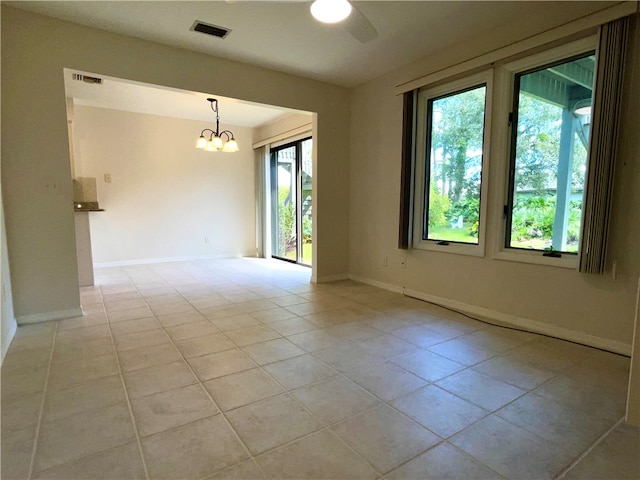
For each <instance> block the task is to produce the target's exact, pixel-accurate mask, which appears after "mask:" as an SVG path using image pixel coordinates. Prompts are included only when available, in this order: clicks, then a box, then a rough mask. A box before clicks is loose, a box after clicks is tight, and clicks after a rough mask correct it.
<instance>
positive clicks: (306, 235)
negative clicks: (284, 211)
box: [302, 216, 313, 243]
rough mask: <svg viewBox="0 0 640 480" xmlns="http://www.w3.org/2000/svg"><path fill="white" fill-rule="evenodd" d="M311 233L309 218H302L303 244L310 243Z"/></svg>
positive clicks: (311, 227)
mask: <svg viewBox="0 0 640 480" xmlns="http://www.w3.org/2000/svg"><path fill="white" fill-rule="evenodd" d="M312 231H313V224H312V223H311V217H310V216H304V217H302V241H303V242H304V243H311V233H312Z"/></svg>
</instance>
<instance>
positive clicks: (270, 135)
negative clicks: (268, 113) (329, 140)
mask: <svg viewBox="0 0 640 480" xmlns="http://www.w3.org/2000/svg"><path fill="white" fill-rule="evenodd" d="M312 120H313V116H312V114H310V113H309V114H305V113H293V114H290V115H286V116H284V117H281V118H279V119H277V120H275V121H273V122H269V123H267V124H265V125H260V126H259V127H256V128H254V129H253V143H254V144H260V143H264V142H274V141H278V140H281V139H284V138H287V137H291V136H294V135H298V134H300V132H301V131H304V130H307V131H311V128H312V125H311V124H312Z"/></svg>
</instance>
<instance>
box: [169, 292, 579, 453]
mask: <svg viewBox="0 0 640 480" xmlns="http://www.w3.org/2000/svg"><path fill="white" fill-rule="evenodd" d="M179 294H180V293H179ZM292 294H293V295H295V294H294V293H292ZM180 295H181V294H180ZM183 298H184V297H183ZM185 300H186V298H185ZM308 300H309V299H308ZM309 301H313V299H310V300H309ZM187 302H188V303H190V302H189V301H188V300H187ZM232 303H233V302H232ZM280 308H285V309H286V307H282V306H280ZM292 313H294V312H292ZM249 315H251V314H250V313H249ZM294 315H295V313H294ZM298 317H299V318H304V317H300V316H299V315H298ZM207 320H208V321H209V322H210V323H211V320H209V319H208V318H207ZM256 320H258V321H259V322H260V323H262V324H263V325H266V326H267V327H269V325H268V324H266V323H265V322H262V321H261V320H259V319H256ZM351 321H357V320H351ZM343 323H344V322H343ZM162 328H163V329H164V326H162ZM269 328H271V327H269ZM322 328H326V325H325V326H324V327H316V330H317V329H322ZM373 328H375V327H373ZM221 333H223V334H224V332H221ZM381 334H387V335H390V336H394V337H395V335H393V333H392V332H386V331H381ZM464 335H466V333H465V334H462V335H460V336H464ZM224 336H225V337H227V336H226V335H224ZM227 338H228V337H227ZM281 338H286V336H282V337H281ZM395 338H400V339H401V340H403V341H406V340H405V339H403V338H402V337H395ZM455 338H459V337H455ZM449 340H451V339H448V340H444V341H443V342H446V341H449ZM232 342H233V341H232ZM349 342H351V341H350V340H349ZM258 343H260V342H258ZM440 343H442V342H440ZM525 343H527V342H525ZM234 344H235V342H234ZM174 345H175V344H174ZM434 345H436V344H434ZM236 346H237V345H236ZM432 346H433V345H432ZM520 346H522V345H516V346H514V347H513V348H512V349H509V350H513V349H516V348H518V347H520ZM238 348H239V349H240V350H242V349H241V347H239V346H238ZM416 348H418V349H421V350H424V351H429V352H430V350H429V348H428V347H422V346H419V345H416ZM305 353H306V354H311V355H312V353H311V352H308V351H306V352H305ZM431 353H433V354H435V355H438V354H437V353H435V352H431ZM504 353H505V352H496V356H501V355H503V354H504ZM439 356H442V355H439ZM314 358H315V357H314ZM443 358H447V357H444V356H443ZM183 359H184V357H183ZM447 359H448V358H447ZM185 360H186V359H185ZM285 360H286V359H285ZM316 360H318V361H320V360H319V359H317V358H316ZM383 360H384V361H385V362H386V361H387V360H386V359H383ZM450 360H451V359H450ZM453 361H455V360H453ZM320 362H321V361H320ZM186 363H187V364H188V362H186ZM478 363H482V362H478ZM478 363H476V364H474V365H468V366H465V368H464V369H462V370H461V371H464V370H467V369H471V368H472V367H474V366H475V365H477V364H478ZM394 365H395V364H394ZM398 367H399V368H402V367H401V366H398ZM258 368H260V369H261V370H262V371H264V370H263V368H262V366H261V365H258ZM572 368H573V367H569V368H568V369H566V370H571V369H572ZM403 370H404V369H403ZM563 372H564V371H563ZM563 372H554V373H555V375H554V376H553V377H551V378H549V379H548V380H547V381H546V382H543V384H544V383H547V382H549V381H551V380H553V379H554V378H556V377H557V376H559V375H561V374H562V373H563ZM265 373H266V374H267V375H269V374H268V372H265ZM409 373H412V372H409ZM456 373H458V372H456ZM478 373H481V372H478ZM338 374H339V375H341V376H343V377H344V374H342V373H340V372H338ZM451 375H454V374H451ZM484 375H486V374H484ZM269 376H270V375H269ZM488 376H489V377H491V378H495V377H493V376H491V375H488ZM195 377H196V378H199V377H197V375H196V376H195ZM345 378H347V380H349V381H350V382H352V383H355V382H353V381H352V380H350V379H349V378H348V377H345ZM444 378H446V377H443V378H442V379H444ZM442 379H438V380H437V381H440V380H442ZM424 380H425V381H427V382H428V384H433V385H435V382H430V381H428V380H426V379H424ZM496 380H499V381H504V380H500V379H498V378H496ZM276 383H279V382H277V381H276ZM505 383H507V384H510V382H505ZM436 386H437V385H436ZM514 386H516V385H514ZM538 386H539V385H538ZM538 386H537V387H538ZM358 387H359V386H358ZM438 387H439V386H438ZM537 387H535V388H537ZM301 388H302V387H301ZM359 388H362V387H359ZM439 388H442V387H439ZM518 388H520V387H518ZM535 388H534V389H531V390H525V389H523V390H525V391H526V393H525V394H528V393H531V392H532V391H533V390H535ZM205 390H206V389H205ZM285 390H286V389H285ZM286 393H289V392H288V390H286ZM449 393H451V394H453V395H455V393H453V392H449ZM456 396H457V395H456ZM374 397H375V395H374ZM518 398H520V397H518ZM463 400H465V401H468V400H466V399H463ZM516 400H517V399H514V400H513V401H516ZM382 401H383V402H384V400H382ZM384 403H386V402H384ZM471 403H473V402H471ZM372 408H374V407H372ZM392 408H393V407H392ZM501 408H502V407H501ZM221 412H222V410H221ZM362 413H364V412H360V413H359V414H357V415H360V414H362ZM400 413H402V412H400ZM495 413H496V412H489V415H493V414H495ZM357 415H356V416H357ZM403 415H404V414H403ZM350 418H353V417H350ZM483 418H486V417H483ZM342 421H347V419H344V420H342ZM337 423H340V422H337ZM325 428H327V429H330V426H327V427H325ZM520 428H522V427H520ZM525 430H526V429H525ZM313 433H315V432H312V433H310V434H308V435H311V434H313ZM300 438H304V436H303V437H300ZM300 438H299V439H300ZM299 439H296V440H299ZM296 440H292V442H293V441H296ZM288 443H291V442H288ZM288 443H285V444H283V445H286V444H288ZM281 446H282V445H281ZM281 446H279V447H276V448H280V447H281ZM263 453H267V452H263ZM260 455H262V454H260ZM419 455H421V454H419ZM252 458H255V457H252ZM409 461H410V460H409Z"/></svg>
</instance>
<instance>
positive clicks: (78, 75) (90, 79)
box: [73, 73, 102, 85]
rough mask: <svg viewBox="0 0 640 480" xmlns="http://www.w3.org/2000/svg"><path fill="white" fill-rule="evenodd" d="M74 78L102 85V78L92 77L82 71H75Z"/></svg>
mask: <svg viewBox="0 0 640 480" xmlns="http://www.w3.org/2000/svg"><path fill="white" fill-rule="evenodd" d="M73 79H74V80H77V81H79V82H85V83H93V84H95V85H102V79H101V78H98V77H90V76H89V75H82V74H81V73H74V74H73Z"/></svg>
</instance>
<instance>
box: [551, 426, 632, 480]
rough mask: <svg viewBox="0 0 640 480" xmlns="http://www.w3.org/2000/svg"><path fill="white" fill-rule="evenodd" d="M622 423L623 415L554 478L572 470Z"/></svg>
mask: <svg viewBox="0 0 640 480" xmlns="http://www.w3.org/2000/svg"><path fill="white" fill-rule="evenodd" d="M622 423H624V417H622V418H620V420H618V421H617V422H615V423H614V424H613V426H612V427H611V428H609V429H608V430H607V431H606V432H604V433H603V434H602V435H600V436H599V437H598V438H597V439H596V440H595V442H593V443H592V444H591V445H590V446H588V447H587V448H586V449H585V450H584V451H583V452H582V453H581V454H580V455H578V456H577V457H576V458H575V459H574V460H573V461H572V462H571V463H569V465H567V466H566V467H565V468H564V469H562V470H561V471H560V473H558V474H557V475H556V476H555V477H554V480H562V479H563V478H564V477H565V476H566V475H567V473H569V472H570V471H571V470H573V469H574V468H575V467H576V465H578V464H579V463H580V462H581V461H582V460H584V458H585V457H586V456H587V455H589V454H590V453H591V452H592V451H593V450H594V449H595V448H596V447H597V446H598V445H600V443H602V441H604V439H605V438H607V437H608V436H609V435H610V434H611V433H612V432H613V431H614V430H615V429H616V428H618V426H620V425H621V424H622Z"/></svg>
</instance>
